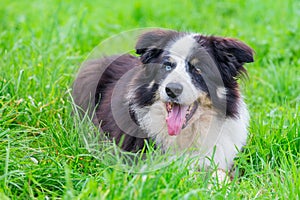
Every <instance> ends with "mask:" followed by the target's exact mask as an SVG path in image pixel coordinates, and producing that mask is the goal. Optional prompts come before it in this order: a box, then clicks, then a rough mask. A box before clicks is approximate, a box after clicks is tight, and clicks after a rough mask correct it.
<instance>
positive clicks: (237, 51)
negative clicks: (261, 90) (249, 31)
mask: <svg viewBox="0 0 300 200" xmlns="http://www.w3.org/2000/svg"><path fill="white" fill-rule="evenodd" d="M196 39H197V40H198V42H199V43H200V44H202V45H203V46H205V47H206V48H207V50H208V51H209V53H210V54H211V55H212V56H213V57H214V59H215V61H216V62H217V63H218V64H219V65H221V66H224V67H227V68H228V69H227V70H230V71H231V72H232V75H233V76H234V77H235V76H236V75H238V74H241V73H244V72H246V70H245V68H243V65H244V64H245V63H251V62H254V58H253V54H254V51H253V50H252V49H251V48H250V47H249V46H248V45H246V44H245V43H243V42H241V41H239V40H237V39H233V38H223V37H215V36H210V37H206V36H198V38H196Z"/></svg>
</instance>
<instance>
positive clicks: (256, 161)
mask: <svg viewBox="0 0 300 200" xmlns="http://www.w3.org/2000/svg"><path fill="white" fill-rule="evenodd" d="M131 2H132V1H129V0H125V1H119V3H117V1H111V2H109V1H107V2H106V1H92V0H88V1H84V2H83V1H64V3H63V2H61V1H50V0H45V1H8V0H2V1H1V7H0V55H1V57H0V58H1V59H0V199H8V198H11V199H30V198H32V199H34V198H37V199H49V198H50V199H52V198H53V199H56V198H58V199H208V198H212V199H223V198H225V197H226V198H228V199H256V198H257V199H298V198H299V196H300V176H299V174H300V170H299V166H300V160H299V157H300V153H299V148H300V139H299V127H300V122H299V121H300V120H299V119H300V117H299V115H300V103H299V101H300V96H299V94H300V44H299V41H300V34H299V32H300V27H299V18H300V2H299V1H297V0H295V1H292V0H289V1H285V2H280V1H271V0H266V1H254V0H250V1H238V0H232V1H227V2H224V1H215V2H211V1H196V0H194V1H186V2H184V3H178V2H176V1H173V2H171V1H151V4H150V3H149V2H148V3H147V2H146V1H141V2H140V1H136V2H135V3H131ZM143 27H164V28H172V29H177V30H182V31H193V32H201V33H204V34H208V35H210V34H215V35H222V36H230V37H236V38H239V39H241V40H243V41H245V42H246V43H248V44H249V45H250V46H252V47H253V48H254V49H255V51H256V55H255V60H256V62H255V63H253V64H249V65H247V69H248V72H249V80H245V81H244V82H242V89H243V91H244V95H245V98H246V102H247V104H248V106H249V110H250V113H251V125H250V137H249V139H248V143H247V146H246V147H245V149H244V152H243V153H241V154H240V155H239V157H238V159H237V160H236V164H237V170H238V171H240V172H241V173H243V175H242V176H241V177H240V178H238V179H235V180H234V181H233V182H232V183H231V184H229V185H224V186H223V187H217V186H216V187H213V188H212V189H208V182H209V181H210V180H211V177H210V176H209V175H207V174H205V173H203V172H197V173H194V174H190V173H189V171H188V162H186V161H185V160H182V159H179V160H176V161H174V162H172V164H171V165H169V166H168V167H165V168H162V169H161V170H156V171H151V172H142V171H141V170H140V173H131V172H130V171H124V170H123V171H122V170H120V168H123V167H125V168H126V167H127V168H128V169H130V166H124V163H121V162H119V161H118V159H117V158H115V157H114V156H113V155H114V154H113V153H112V150H113V148H110V147H107V148H108V149H106V150H107V151H104V152H103V157H101V159H102V160H99V159H96V158H95V156H93V154H91V153H89V152H88V151H87V150H86V148H85V147H84V145H82V142H81V139H80V137H79V135H80V133H82V132H85V131H92V130H91V128H90V127H89V126H88V125H87V124H88V123H87V122H80V121H77V120H74V118H73V117H72V116H71V111H72V103H71V99H70V95H69V93H70V92H69V91H70V86H71V84H72V81H73V80H74V78H75V75H76V73H77V70H78V69H79V66H80V63H81V62H82V61H84V59H85V58H86V56H87V55H88V54H89V52H91V50H92V49H93V48H94V47H95V46H96V45H98V44H99V42H101V41H102V40H104V39H105V38H107V37H109V36H111V35H113V34H117V33H120V32H122V31H126V30H131V29H134V28H143ZM150 157H151V156H150ZM148 159H152V158H148ZM153 159H154V161H153V163H155V159H158V160H159V159H160V156H158V158H153ZM147 162H150V163H148V165H151V162H152V161H151V160H146V161H145V163H146V164H147ZM108 164H110V165H108ZM146 164H145V165H146ZM136 167H138V166H136ZM135 170H137V169H135Z"/></svg>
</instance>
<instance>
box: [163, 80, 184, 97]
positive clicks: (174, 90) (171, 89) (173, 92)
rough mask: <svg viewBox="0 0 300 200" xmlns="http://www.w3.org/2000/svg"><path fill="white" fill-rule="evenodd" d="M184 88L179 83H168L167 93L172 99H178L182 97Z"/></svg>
mask: <svg viewBox="0 0 300 200" xmlns="http://www.w3.org/2000/svg"><path fill="white" fill-rule="evenodd" d="M182 90H183V87H182V85H181V84H179V83H168V84H167V86H166V93H167V95H168V96H169V97H171V98H176V97H178V96H179V95H181V93H182Z"/></svg>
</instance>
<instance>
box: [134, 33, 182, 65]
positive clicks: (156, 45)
mask: <svg viewBox="0 0 300 200" xmlns="http://www.w3.org/2000/svg"><path fill="white" fill-rule="evenodd" d="M176 33H177V32H176V31H171V30H162V29H157V30H153V31H149V32H146V33H144V34H142V35H141V36H140V37H139V39H138V41H137V44H136V46H135V49H136V53H137V54H139V55H140V56H141V62H142V63H144V64H146V63H149V62H150V61H151V59H152V58H155V57H158V56H159V55H160V54H161V53H162V52H163V51H164V48H165V47H166V44H167V43H168V41H170V39H171V38H172V37H173V36H174V35H175V34H176Z"/></svg>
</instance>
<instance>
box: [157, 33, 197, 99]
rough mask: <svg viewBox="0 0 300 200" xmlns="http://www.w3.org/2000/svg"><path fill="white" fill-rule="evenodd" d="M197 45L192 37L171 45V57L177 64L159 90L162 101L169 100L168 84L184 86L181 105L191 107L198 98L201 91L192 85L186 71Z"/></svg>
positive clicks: (186, 37) (180, 97)
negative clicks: (188, 60)
mask: <svg viewBox="0 0 300 200" xmlns="http://www.w3.org/2000/svg"><path fill="white" fill-rule="evenodd" d="M195 45H196V41H195V39H194V38H193V36H192V35H187V36H184V37H182V38H179V39H178V40H177V41H175V42H174V43H173V44H172V45H170V48H169V57H170V58H171V60H172V62H174V63H176V67H175V68H174V69H173V70H172V71H171V72H170V73H169V74H168V76H167V77H166V78H165V79H164V81H163V82H162V84H161V86H160V88H159V91H160V97H161V98H162V100H164V101H167V100H168V99H169V97H168V95H167V93H166V91H165V87H166V85H167V84H168V83H180V84H181V85H182V86H183V91H182V94H181V95H180V96H179V97H178V101H179V103H180V104H184V105H190V104H192V103H193V102H194V101H195V100H196V99H197V98H198V96H199V91H198V90H197V88H196V87H195V86H194V84H193V83H192V79H191V77H190V74H189V73H188V72H187V69H186V60H187V59H188V56H189V55H190V53H191V51H192V49H193V48H194V46H195Z"/></svg>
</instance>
